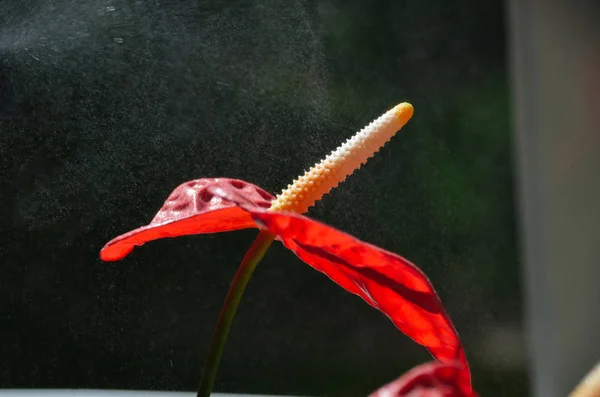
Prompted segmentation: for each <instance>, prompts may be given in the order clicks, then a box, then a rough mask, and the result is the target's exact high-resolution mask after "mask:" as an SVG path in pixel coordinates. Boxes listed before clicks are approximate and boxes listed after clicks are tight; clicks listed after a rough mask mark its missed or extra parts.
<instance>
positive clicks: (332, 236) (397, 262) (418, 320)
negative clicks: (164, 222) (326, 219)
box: [213, 188, 470, 387]
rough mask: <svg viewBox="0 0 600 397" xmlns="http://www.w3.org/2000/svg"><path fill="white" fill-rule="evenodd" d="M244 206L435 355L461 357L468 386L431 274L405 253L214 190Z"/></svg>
mask: <svg viewBox="0 0 600 397" xmlns="http://www.w3.org/2000/svg"><path fill="white" fill-rule="evenodd" d="M213 191H214V192H215V194H217V195H220V196H222V197H223V198H224V199H226V200H230V201H233V202H236V203H238V205H240V207H242V208H244V209H246V210H247V211H249V212H250V213H252V216H253V217H254V219H255V220H256V222H257V223H258V224H259V225H260V226H261V227H262V228H264V229H266V230H268V231H270V232H271V233H273V234H275V235H277V236H278V239H279V240H281V241H282V242H283V244H284V245H285V246H286V247H287V248H288V249H290V250H291V251H293V252H294V253H295V254H296V255H297V256H298V257H299V258H300V259H301V260H302V261H304V262H305V263H307V264H309V265H310V266H312V267H313V268H314V269H316V270H318V271H320V272H322V273H324V274H325V275H327V276H328V277H329V278H330V279H331V280H333V281H334V282H336V283H337V284H338V285H340V286H341V287H342V288H344V289H345V290H346V291H349V292H351V293H353V294H356V295H358V296H360V297H361V298H363V299H364V300H365V301H366V302H367V303H368V304H369V305H371V306H373V307H375V308H377V309H379V310H380V311H381V312H382V313H384V314H385V315H386V316H387V317H388V318H389V319H390V320H391V321H392V322H393V323H394V324H395V325H396V326H397V327H398V329H400V330H401V331H402V332H403V333H404V334H406V335H407V336H409V337H410V338H411V339H413V340H414V341H415V342H417V343H419V344H421V345H423V346H425V347H426V348H427V349H428V350H429V352H430V353H431V354H432V355H433V357H435V358H436V359H437V360H439V361H441V362H445V363H451V362H458V363H459V364H460V365H461V366H462V367H463V371H462V372H461V376H460V380H461V382H462V384H463V385H464V386H465V387H470V372H469V368H468V363H467V360H466V357H465V354H464V350H463V347H462V344H461V342H460V339H459V337H458V334H457V332H456V330H455V329H454V326H453V324H452V321H451V320H450V318H449V317H448V315H447V313H446V311H445V309H444V307H443V305H442V302H441V301H440V299H439V297H438V295H437V293H436V292H435V289H434V288H433V285H432V284H431V282H430V281H429V279H428V278H427V276H426V275H425V274H424V273H423V272H422V271H421V270H420V269H419V268H418V267H416V266H415V265H414V264H412V263H411V262H409V261H408V260H406V259H405V258H403V257H401V256H399V255H396V254H394V253H392V252H389V251H386V250H384V249H381V248H379V247H376V246H374V245H371V244H368V243H365V242H364V241H361V240H359V239H357V238H355V237H353V236H351V235H349V234H346V233H344V232H342V231H340V230H337V229H335V228H333V227H331V226H328V225H325V224H323V223H320V222H317V221H315V220H312V219H310V218H307V217H305V216H301V215H297V214H292V213H282V212H273V211H264V210H262V209H260V208H257V207H256V206H254V205H253V204H252V203H251V202H248V200H246V199H245V198H244V197H242V196H240V195H239V194H237V192H236V191H234V190H232V189H230V188H218V189H216V190H213Z"/></svg>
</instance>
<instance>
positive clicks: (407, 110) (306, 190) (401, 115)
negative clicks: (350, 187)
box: [271, 103, 414, 214]
mask: <svg viewBox="0 0 600 397" xmlns="http://www.w3.org/2000/svg"><path fill="white" fill-rule="evenodd" d="M413 112H414V110H413V107H412V105H411V104H409V103H401V104H399V105H396V106H395V107H394V108H393V109H390V110H389V111H387V112H386V113H385V114H383V115H382V116H381V117H379V118H378V119H376V120H375V121H373V122H372V123H371V124H369V125H368V126H366V127H365V128H363V129H362V130H360V131H359V132H358V133H357V134H356V135H354V136H353V137H352V138H350V139H348V140H347V141H346V142H344V143H343V144H342V145H340V147H338V148H337V149H336V150H334V151H333V152H331V154H329V156H327V157H326V158H325V159H323V160H321V162H319V163H317V164H316V165H315V166H314V167H312V168H311V169H310V170H308V171H306V172H305V173H304V175H302V176H300V177H299V178H298V179H296V180H295V181H294V183H292V184H290V185H288V187H287V189H285V190H284V191H283V192H282V193H281V194H280V195H278V196H277V198H276V199H275V201H273V203H272V204H271V209H272V210H274V211H291V212H296V213H299V214H302V213H304V212H306V211H307V210H308V208H309V207H311V206H313V205H314V204H315V202H316V201H318V200H319V199H320V198H321V197H323V195H324V194H326V193H328V192H329V190H331V189H332V188H334V187H336V186H337V185H338V184H339V183H340V182H342V181H343V180H344V179H346V177H347V176H348V175H350V174H352V173H353V172H354V170H356V169H358V168H360V166H361V165H362V164H364V163H366V161H367V160H368V159H369V158H370V157H372V156H373V155H374V154H375V153H376V152H377V151H378V150H379V149H380V148H381V147H382V146H383V145H385V143H386V142H388V141H389V140H390V139H391V138H392V137H393V136H394V135H395V134H396V132H398V130H400V129H401V128H402V127H403V126H404V125H405V124H406V123H407V122H408V120H410V118H411V117H412V115H413Z"/></svg>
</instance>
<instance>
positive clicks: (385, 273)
mask: <svg viewBox="0 0 600 397" xmlns="http://www.w3.org/2000/svg"><path fill="white" fill-rule="evenodd" d="M411 116H412V106H410V105H408V104H401V105H398V106H397V107H395V108H393V109H392V110H390V111H389V112H387V113H386V114H384V115H383V116H381V117H380V118H379V119H377V120H375V121H374V122H373V123H371V124H370V125H369V126H367V127H365V128H364V129H363V130H361V131H360V132H359V133H358V134H357V135H355V136H354V137H353V138H351V139H349V140H348V141H347V142H346V143H345V144H343V145H342V146H341V147H340V148H338V149H337V150H336V151H334V152H332V153H331V154H330V155H329V156H328V157H327V158H326V159H324V160H323V161H321V162H320V163H318V164H317V165H316V166H315V167H313V168H311V170H309V171H307V172H306V173H305V174H304V175H303V176H301V177H300V178H298V179H297V180H296V181H294V184H292V185H289V186H288V189H286V190H285V191H284V192H283V193H282V194H281V195H279V196H277V198H275V197H274V196H272V195H271V194H269V193H267V192H266V191H265V190H263V189H261V188H260V187H258V186H256V185H253V184H251V183H248V182H244V181H241V180H236V179H227V178H215V179H197V180H193V181H189V182H186V183H184V184H182V185H180V186H179V187H177V188H176V189H175V190H174V191H173V192H172V193H171V195H170V196H169V197H168V198H167V200H166V201H165V203H164V205H163V207H162V208H161V209H160V210H159V212H158V213H157V214H156V216H155V217H154V219H153V220H152V221H151V222H150V224H149V225H147V226H143V227H140V228H138V229H135V230H133V231H131V232H129V233H126V234H124V235H122V236H119V237H117V238H115V239H113V240H112V241H110V242H108V243H107V244H106V246H105V247H104V248H103V249H102V251H101V253H100V256H101V258H102V259H103V260H105V261H114V260H119V259H122V258H123V257H125V256H126V255H127V254H129V253H130V252H131V251H132V250H133V248H134V246H140V245H142V244H144V243H146V242H148V241H151V240H156V239H159V238H164V237H176V236H182V235H190V234H203V233H216V232H224V231H232V230H239V229H245V228H251V227H257V228H260V229H262V230H267V231H268V232H270V233H272V234H273V235H275V236H276V238H277V239H278V240H279V241H281V242H282V243H283V244H284V245H285V246H286V247H287V248H288V249H290V250H291V251H293V252H294V253H295V254H296V255H297V256H298V257H299V258H300V259H301V260H303V261H304V262H305V263H307V264H308V265H310V266H311V267H313V268H314V269H315V270H318V271H319V272H322V273H324V274H325V275H327V276H328V277H329V278H330V279H331V280H333V281H334V282H336V283H337V284H338V285H340V286H341V287H342V288H344V289H345V290H347V291H348V292H351V293H353V294H355V295H358V296H360V297H361V298H362V299H364V300H365V302H367V303H368V304H369V305H371V306H373V307H374V308H376V309H378V310H380V311H381V312H382V313H384V314H385V315H386V316H387V317H388V318H389V319H390V320H391V321H392V322H393V323H394V324H395V325H396V326H397V327H398V328H399V329H400V330H401V331H402V332H404V333H405V334H406V335H408V336H409V337H410V338H412V339H413V340H414V341H416V342H417V343H419V344H421V345H423V346H425V347H426V348H427V349H428V350H429V352H430V353H431V354H432V355H433V356H434V357H435V358H436V359H437V360H439V361H440V362H442V363H458V365H459V369H457V370H456V371H458V375H457V382H458V383H460V385H461V388H463V389H464V390H470V389H471V386H470V372H469V367H468V364H467V360H466V357H465V354H464V351H463V347H462V344H461V342H460V339H459V337H458V334H457V332H456V330H455V329H454V326H453V325H452V322H451V321H450V318H449V317H448V315H447V314H446V311H445V310H444V307H443V305H442V303H441V301H440V299H439V297H438V295H437V294H436V292H435V289H434V288H433V286H432V284H431V282H430V281H429V279H428V278H427V276H425V274H424V273H423V272H422V271H421V270H420V269H419V268H417V267H416V266H415V265H413V264H412V263H411V262H409V261H408V260H406V259H404V258H402V257H401V256H398V255H396V254H394V253H392V252H388V251H386V250H384V249H381V248H379V247H376V246H374V245H371V244H368V243H365V242H363V241H361V240H359V239H357V238H355V237H352V236H350V235H348V234H346V233H344V232H341V231H339V230H337V229H335V228H333V227H331V226H327V225H325V224H323V223H320V222H317V221H315V220H312V219H310V218H307V217H305V216H302V215H300V214H301V213H303V212H305V211H306V210H307V209H308V207H309V206H311V205H313V204H314V202H315V201H316V200H318V199H319V198H320V197H321V196H322V195H323V194H325V193H327V192H328V191H329V190H330V189H331V187H334V186H336V185H337V184H338V183H339V182H341V181H343V180H344V178H345V177H346V176H347V175H349V174H350V173H352V172H353V171H354V169H356V168H358V167H359V166H360V164H362V163H364V162H365V161H366V159H367V158H369V157H370V156H371V155H373V153H374V152H375V151H376V150H377V149H378V148H379V147H381V146H382V145H383V144H384V143H385V142H386V141H387V140H389V139H390V138H391V136H392V135H393V134H394V133H395V132H396V131H397V130H399V129H400V128H401V127H402V126H403V125H404V124H405V123H406V121H407V120H408V119H409V118H410V117H411Z"/></svg>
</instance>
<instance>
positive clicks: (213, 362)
mask: <svg viewBox="0 0 600 397" xmlns="http://www.w3.org/2000/svg"><path fill="white" fill-rule="evenodd" d="M273 240H275V235H274V234H272V233H269V232H267V231H264V230H261V231H260V233H259V234H258V236H257V237H256V240H254V243H252V245H251V246H250V248H249V249H248V252H246V255H245V256H244V259H243V260H242V263H241V264H240V267H239V269H238V271H237V273H236V275H235V278H234V279H233V282H232V283H231V287H229V292H228V293H227V297H226V298H225V303H223V307H222V308H221V313H220V314H219V319H218V320H217V325H216V326H215V330H214V333H213V337H212V340H211V342H210V347H209V348H208V354H207V356H206V361H205V363H204V370H203V371H202V379H201V381H200V386H199V387H198V394H197V397H209V396H210V394H211V392H212V388H213V385H214V383H215V377H216V376H217V370H218V368H219V362H220V361H221V355H222V354H223V349H224V347H225V343H226V342H227V336H228V335H229V329H230V328H231V323H232V322H233V317H234V316H235V312H236V310H237V307H238V305H239V304H240V300H241V298H242V294H243V293H244V290H245V289H246V285H248V281H249V280H250V277H252V273H253V272H254V269H256V265H258V263H259V262H260V261H261V260H262V258H263V257H264V256H265V253H266V252H267V250H268V249H269V247H270V246H271V243H273Z"/></svg>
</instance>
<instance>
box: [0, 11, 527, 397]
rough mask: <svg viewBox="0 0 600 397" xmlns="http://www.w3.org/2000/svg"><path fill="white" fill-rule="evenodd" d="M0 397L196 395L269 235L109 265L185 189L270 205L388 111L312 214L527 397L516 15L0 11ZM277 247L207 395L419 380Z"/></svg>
mask: <svg viewBox="0 0 600 397" xmlns="http://www.w3.org/2000/svg"><path fill="white" fill-rule="evenodd" d="M1 8H2V12H0V192H1V203H2V205H1V206H0V340H1V343H0V357H1V358H2V359H1V360H0V387H5V388H8V387H35V388H42V387H44V388H45V387H68V388H119V389H159V390H193V389H194V388H195V387H196V385H197V382H198V380H199V373H200V370H201V368H202V365H203V359H204V354H205V352H206V349H207V346H208V343H209V339H210V336H211V333H212V327H213V325H214V323H215V320H216V317H217V314H218V312H219V308H220V306H221V304H222V302H223V299H224V296H225V293H226V291H227V288H228V286H229V283H230V281H231V279H232V277H233V275H234V273H235V271H236V268H237V265H238V263H239V261H240V259H241V257H242V256H243V254H244V253H245V251H246V249H247V248H248V246H249V245H250V243H251V242H252V240H253V238H254V236H255V234H256V231H254V230H248V231H241V232H235V233H227V234H220V235H206V236H192V237H185V238H179V239H175V240H161V241H157V242H154V243H151V244H148V245H146V246H144V247H143V248H140V249H137V250H135V251H134V253H133V254H132V255H131V256H130V257H128V258H127V259H126V260H124V261H122V262H116V263H110V264H106V263H102V262H101V261H100V260H99V259H98V252H99V249H100V248H101V247H102V246H103V245H104V243H105V242H107V241H108V240H110V239H112V238H113V237H115V236H116V235H118V234H121V233H123V232H125V231H128V230H130V229H133V228H136V227H138V226H141V225H143V224H146V223H148V222H149V221H150V220H151V218H152V217H153V216H154V213H155V212H156V211H157V210H158V208H160V206H161V205H162V203H163V201H164V200H165V199H166V197H167V195H168V194H169V193H170V191H171V190H172V189H173V188H175V187H176V186H177V185H179V184H180V183H181V182H184V181H186V180H189V179H195V178H199V177H217V176H227V177H232V178H240V179H245V180H247V181H250V182H252V183H255V184H257V185H259V186H262V187H263V188H265V189H267V190H269V191H271V192H273V193H276V192H278V191H279V190H280V189H281V188H283V187H285V186H286V185H287V184H288V183H290V182H291V180H292V179H293V178H294V177H296V176H297V174H300V173H301V172H303V171H304V169H305V168H307V167H309V166H311V165H312V164H313V163H314V162H316V161H318V160H319V159H320V158H321V157H323V156H324V155H325V154H327V153H329V152H330V151H331V150H333V149H334V148H335V147H336V146H337V145H338V144H339V143H341V142H342V141H343V140H344V139H346V138H347V137H349V136H351V135H352V134H353V133H354V132H355V131H357V130H358V129H360V128H362V127H363V126H364V125H366V124H367V123H368V122H370V121H371V120H372V119H374V118H375V117H377V116H379V115H380V114H382V113H383V112H385V111H386V110H387V109H389V108H390V107H392V106H394V105H395V104H396V103H398V102H402V101H409V102H411V103H413V105H414V106H415V116H414V117H413V119H412V120H411V121H410V122H409V124H408V125H407V126H406V127H405V128H404V129H403V130H402V132H401V133H400V134H399V135H398V136H397V137H395V138H394V139H393V140H392V141H391V142H390V144H388V145H387V146H386V147H385V148H384V149H383V150H382V151H381V153H380V154H379V155H378V156H376V157H375V158H373V159H372V160H371V161H370V162H369V163H368V164H367V165H366V166H365V167H364V168H363V169H361V170H360V171H358V172H357V173H356V174H355V175H353V176H352V177H351V178H349V179H348V180H347V181H346V182H345V183H344V184H342V185H341V186H340V187H339V188H338V189H336V190H335V191H333V192H332V193H331V194H330V195H328V196H326V197H325V198H324V199H323V200H322V201H321V202H319V203H318V204H317V206H316V207H315V208H313V209H312V210H311V212H310V215H311V216H313V217H315V218H317V219H319V220H322V221H325V222H327V223H329V224H331V225H333V226H336V227H338V228H340V229H343V230H345V231H347V232H349V233H351V234H354V235H356V236H358V237H359V238H361V239H363V240H366V241H368V242H371V243H374V244H377V245H380V246H382V247H384V248H386V249H389V250H391V251H394V252H397V253H399V254H401V255H403V256H405V257H407V258H409V259H410V260H412V261H413V262H415V263H417V264H418V265H419V266H420V267H421V268H422V269H423V270H424V271H425V272H426V273H427V274H428V275H429V276H430V278H431V279H432V281H433V283H434V285H435V286H436V288H437V290H438V292H439V294H440V296H441V297H442V300H443V301H444V303H445V304H446V305H447V309H448V311H449V313H450V315H451V317H452V318H453V320H454V321H455V324H456V327H457V328H458V330H459V332H460V334H461V336H462V338H463V340H464V343H465V346H466V350H467V355H468V357H469V360H470V362H471V366H472V369H473V375H474V383H475V386H476V388H477V389H478V390H479V391H480V393H481V394H482V395H483V396H503V395H506V396H509V395H510V396H515V395H523V394H526V393H527V388H528V382H527V374H526V372H525V361H524V360H525V353H524V350H523V344H522V338H521V306H522V304H521V293H520V281H519V276H520V272H519V269H518V255H517V247H516V235H515V228H516V226H515V213H514V203H513V178H512V160H511V130H510V118H509V116H510V115H509V109H510V104H509V91H508V77H507V65H506V64H507V61H506V48H505V47H506V40H505V10H504V6H503V2H502V1H481V0H463V1H441V0H437V1H416V0H413V1H398V0H396V1H375V0H364V1H342V0H324V1H302V0H297V1H293V0H290V1H276V0H256V1H241V0H237V1H231V0H212V1H191V0H182V1H159V0H138V1H135V0H124V1H116V0H102V1H100V0H89V1H75V0H57V1H28V2H23V1H19V0H4V1H3V2H2V6H1ZM429 359H430V357H429V356H428V354H427V353H426V351H425V350H424V349H423V348H421V347H420V346H417V345H415V344H414V343H412V342H411V341H410V340H408V338H406V337H405V336H403V335H402V334H400V333H399V332H398V331H397V330H396V329H395V328H394V326H393V325H392V324H391V323H390V322H389V320H387V319H386V318H385V317H384V316H383V315H381V314H380V313H378V312H376V311H374V310H372V309H371V308H370V307H368V306H367V305H366V304H365V303H364V302H362V301H361V300H360V299H358V298H356V297H354V296H351V295H349V294H347V293H345V292H344V291H343V290H341V289H340V288H339V287H337V286H336V285H334V284H333V283H331V282H330V281H329V279H327V278H326V277H323V276H322V275H321V274H319V273H317V272H315V271H313V270H312V269H311V268H309V267H308V266H306V265H305V264H303V263H302V262H300V261H299V260H298V259H297V258H296V257H295V256H294V255H293V254H292V253H290V252H288V251H287V250H286V249H284V248H283V247H282V246H281V245H280V244H277V245H275V246H274V247H273V248H272V249H271V250H270V251H269V253H268V254H267V257H266V258H265V260H264V261H263V263H262V264H261V265H260V267H259V268H258V270H257V272H256V273H255V276H254V278H253V279H252V280H251V283H250V286H249V288H248V290H247V292H246V295H245V298H244V300H243V302H242V304H241V306H240V310H239V313H238V316H237V318H236V321H235V323H234V326H233V330H232V333H231V336H230V339H229V342H228V345H227V348H226V351H225V355H224V359H223V362H222V365H221V370H220V373H219V376H218V379H217V384H216V390H217V391H224V392H252V393H259V392H260V393H272V394H275V393H278V394H302V395H314V396H325V395H327V396H364V395H366V394H367V393H369V392H370V391H372V390H374V389H376V388H377V387H379V386H380V385H382V384H384V383H386V382H388V381H391V380H392V379H394V378H395V377H397V376H399V375H400V374H401V373H403V372H404V371H406V370H407V369H409V368H410V367H412V366H415V365H417V364H419V363H421V362H424V361H427V360H429Z"/></svg>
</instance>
